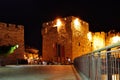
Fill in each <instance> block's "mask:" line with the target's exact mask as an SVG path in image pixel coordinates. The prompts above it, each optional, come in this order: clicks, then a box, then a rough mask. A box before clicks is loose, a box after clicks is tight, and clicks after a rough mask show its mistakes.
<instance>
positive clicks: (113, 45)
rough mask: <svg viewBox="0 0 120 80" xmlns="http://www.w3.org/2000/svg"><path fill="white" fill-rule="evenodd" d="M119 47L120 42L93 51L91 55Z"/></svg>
mask: <svg viewBox="0 0 120 80" xmlns="http://www.w3.org/2000/svg"><path fill="white" fill-rule="evenodd" d="M117 46H120V42H117V43H114V44H112V45H109V46H106V47H104V48H100V49H97V50H95V51H92V52H90V53H96V52H100V51H103V50H107V49H110V48H113V47H117Z"/></svg>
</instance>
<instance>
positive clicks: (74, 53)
mask: <svg viewBox="0 0 120 80" xmlns="http://www.w3.org/2000/svg"><path fill="white" fill-rule="evenodd" d="M57 22H58V23H57ZM89 32H90V31H89V24H88V23H87V22H85V21H83V20H81V19H80V18H77V17H74V16H70V17H66V18H59V19H55V20H53V21H51V22H46V23H43V28H42V36H43V47H42V48H43V49H42V54H43V59H45V60H49V59H51V58H54V57H58V55H57V52H58V47H59V46H57V45H60V47H61V49H60V51H61V53H60V54H62V53H64V56H62V57H70V58H71V59H72V60H73V59H74V58H75V57H78V56H81V55H84V54H89V53H90V52H92V51H94V50H97V49H100V48H103V47H105V46H108V45H110V44H113V40H112V39H113V37H115V36H117V37H119V41H120V33H115V32H113V31H110V32H108V33H105V32H91V33H92V34H91V40H89V38H88V33H89ZM116 40H118V39H116ZM63 49H64V50H63ZM62 55H63V54H62ZM59 57H61V56H59Z"/></svg>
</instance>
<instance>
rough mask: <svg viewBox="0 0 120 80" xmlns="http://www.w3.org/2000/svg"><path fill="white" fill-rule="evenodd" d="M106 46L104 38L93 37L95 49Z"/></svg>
mask: <svg viewBox="0 0 120 80" xmlns="http://www.w3.org/2000/svg"><path fill="white" fill-rule="evenodd" d="M104 46H105V43H104V39H103V38H102V37H100V36H94V37H93V50H97V49H100V48H103V47H104Z"/></svg>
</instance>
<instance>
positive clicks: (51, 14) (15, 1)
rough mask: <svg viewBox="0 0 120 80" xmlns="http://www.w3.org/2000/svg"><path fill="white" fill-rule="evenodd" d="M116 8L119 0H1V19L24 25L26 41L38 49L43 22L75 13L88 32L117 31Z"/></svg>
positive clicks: (119, 7) (119, 14)
mask: <svg viewBox="0 0 120 80" xmlns="http://www.w3.org/2000/svg"><path fill="white" fill-rule="evenodd" d="M67 1H69V2H67ZM119 10H120V2H119V0H116V1H115V0H103V1H102V0H73V1H70V0H63V1H62V0H0V22H5V23H13V24H21V25H24V26H25V44H26V45H29V46H32V47H35V48H37V49H40V50H41V48H42V47H41V44H42V37H41V27H42V23H43V22H47V21H51V20H54V19H55V18H56V17H67V16H76V17H80V18H81V19H83V20H84V21H87V22H88V23H89V27H90V31H93V32H94V31H95V32H97V31H105V32H108V31H109V30H112V29H115V30H116V31H120V29H119V27H120V12H119Z"/></svg>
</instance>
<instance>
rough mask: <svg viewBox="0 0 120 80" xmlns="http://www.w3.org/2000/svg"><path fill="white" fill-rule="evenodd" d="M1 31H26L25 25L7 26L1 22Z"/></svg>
mask: <svg viewBox="0 0 120 80" xmlns="http://www.w3.org/2000/svg"><path fill="white" fill-rule="evenodd" d="M0 29H8V30H16V29H17V30H24V26H23V25H16V24H7V23H3V22H0Z"/></svg>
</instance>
